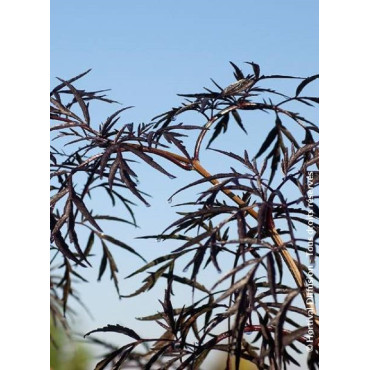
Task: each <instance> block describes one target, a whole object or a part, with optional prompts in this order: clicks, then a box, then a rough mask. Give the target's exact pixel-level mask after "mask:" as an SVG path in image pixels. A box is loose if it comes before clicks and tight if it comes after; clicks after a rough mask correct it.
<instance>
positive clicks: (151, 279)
mask: <svg viewBox="0 0 370 370" xmlns="http://www.w3.org/2000/svg"><path fill="white" fill-rule="evenodd" d="M172 264H173V261H170V262H169V263H167V264H165V265H164V266H162V267H160V268H159V269H158V270H157V271H156V272H153V273H150V275H149V276H148V277H147V278H145V279H144V284H143V285H142V286H141V288H139V289H138V290H136V291H135V292H134V293H131V294H129V295H122V297H125V298H130V297H135V296H137V295H138V294H140V293H142V292H145V291H146V290H150V289H151V288H153V286H154V285H155V284H156V282H157V280H158V279H159V278H160V277H161V276H162V275H163V273H164V272H165V271H166V270H167V269H169V268H170V267H171V265H172Z"/></svg>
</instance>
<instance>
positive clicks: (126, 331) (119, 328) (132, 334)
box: [84, 324, 141, 340]
mask: <svg viewBox="0 0 370 370" xmlns="http://www.w3.org/2000/svg"><path fill="white" fill-rule="evenodd" d="M98 332H112V333H119V334H125V335H127V336H129V337H131V338H134V339H136V340H141V338H140V336H139V335H138V334H136V333H135V332H134V331H133V330H132V329H129V328H126V327H124V326H121V325H118V324H116V325H107V326H104V327H102V328H98V329H95V330H91V331H89V332H88V333H86V334H85V335H84V337H87V336H88V335H90V334H92V333H98Z"/></svg>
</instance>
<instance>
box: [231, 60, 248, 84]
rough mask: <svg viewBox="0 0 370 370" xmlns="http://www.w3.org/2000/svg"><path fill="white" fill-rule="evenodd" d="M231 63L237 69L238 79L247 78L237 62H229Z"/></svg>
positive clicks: (235, 73) (235, 74)
mask: <svg viewBox="0 0 370 370" xmlns="http://www.w3.org/2000/svg"><path fill="white" fill-rule="evenodd" d="M229 63H230V64H231V65H232V66H233V67H234V70H235V72H234V76H235V78H236V79H237V80H241V79H243V78H245V77H244V74H243V72H242V71H241V69H240V68H239V67H238V66H237V65H236V64H234V63H233V62H229Z"/></svg>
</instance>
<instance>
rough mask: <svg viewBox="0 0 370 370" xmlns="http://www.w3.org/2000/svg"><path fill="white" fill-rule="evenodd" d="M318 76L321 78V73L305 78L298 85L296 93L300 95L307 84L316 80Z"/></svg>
mask: <svg viewBox="0 0 370 370" xmlns="http://www.w3.org/2000/svg"><path fill="white" fill-rule="evenodd" d="M317 78H319V75H314V76H311V77H307V78H306V79H304V80H303V81H302V82H301V83H300V84H299V85H298V87H297V90H296V93H295V95H296V96H298V95H299V94H300V93H301V91H302V90H303V89H304V88H305V86H307V85H308V84H309V83H310V82H312V81H314V80H316V79H317Z"/></svg>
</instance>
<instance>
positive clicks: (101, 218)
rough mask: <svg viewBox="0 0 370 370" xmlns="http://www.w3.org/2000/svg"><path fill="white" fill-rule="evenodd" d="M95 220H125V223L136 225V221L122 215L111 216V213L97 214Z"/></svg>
mask: <svg viewBox="0 0 370 370" xmlns="http://www.w3.org/2000/svg"><path fill="white" fill-rule="evenodd" d="M94 218H95V220H107V221H118V222H123V223H125V224H130V225H134V226H136V224H135V223H134V222H131V221H127V220H125V219H124V218H121V217H115V216H109V215H96V216H94Z"/></svg>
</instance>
